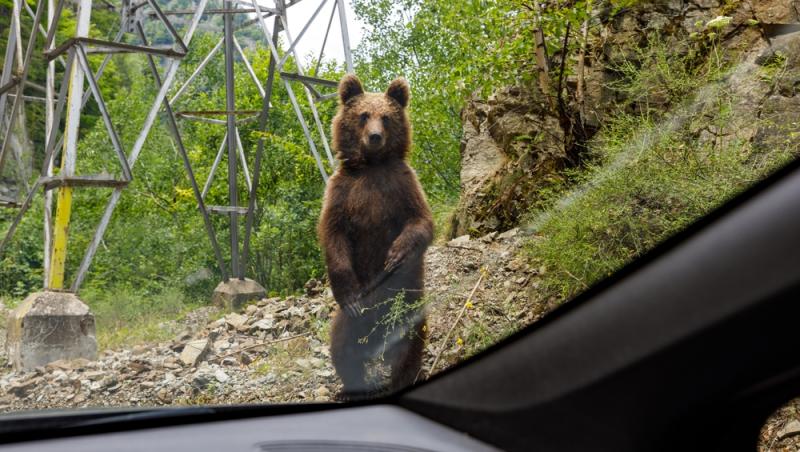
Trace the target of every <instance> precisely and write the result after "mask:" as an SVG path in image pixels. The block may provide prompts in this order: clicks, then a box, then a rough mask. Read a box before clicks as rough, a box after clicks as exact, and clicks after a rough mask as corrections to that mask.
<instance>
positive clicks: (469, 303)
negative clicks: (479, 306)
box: [465, 301, 475, 309]
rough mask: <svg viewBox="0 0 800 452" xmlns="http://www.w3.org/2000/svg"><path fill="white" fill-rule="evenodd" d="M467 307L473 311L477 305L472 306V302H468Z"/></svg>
mask: <svg viewBox="0 0 800 452" xmlns="http://www.w3.org/2000/svg"><path fill="white" fill-rule="evenodd" d="M465 306H466V307H467V309H472V308H474V307H475V305H474V304H472V302H471V301H468V302H467V304H466V305H465Z"/></svg>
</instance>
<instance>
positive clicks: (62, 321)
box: [6, 291, 97, 370]
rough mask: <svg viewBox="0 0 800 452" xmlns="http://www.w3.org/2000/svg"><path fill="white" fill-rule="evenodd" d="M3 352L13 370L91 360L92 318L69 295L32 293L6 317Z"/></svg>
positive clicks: (94, 344) (93, 353) (94, 355)
mask: <svg viewBox="0 0 800 452" xmlns="http://www.w3.org/2000/svg"><path fill="white" fill-rule="evenodd" d="M6 352H7V354H8V359H9V361H10V362H11V364H12V365H13V366H14V369H17V370H31V369H34V368H36V367H39V366H44V365H46V364H48V363H51V362H53V361H58V360H71V359H77V358H85V359H88V360H95V359H97V340H96V338H95V327H94V315H93V314H92V313H91V312H90V311H89V307H88V306H86V304H85V303H83V302H82V301H81V300H80V298H78V297H77V296H76V295H75V294H73V293H69V292H51V291H43V292H34V293H32V294H30V295H28V297H27V298H25V300H24V301H23V302H22V303H21V304H20V305H19V306H17V308H16V309H15V310H14V311H13V312H12V313H11V315H10V316H9V318H8V328H7V329H6Z"/></svg>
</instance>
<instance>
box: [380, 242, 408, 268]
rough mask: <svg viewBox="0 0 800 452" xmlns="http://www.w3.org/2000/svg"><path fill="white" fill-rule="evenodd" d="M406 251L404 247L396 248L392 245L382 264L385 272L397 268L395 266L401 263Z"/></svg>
mask: <svg viewBox="0 0 800 452" xmlns="http://www.w3.org/2000/svg"><path fill="white" fill-rule="evenodd" d="M407 254H408V251H406V250H404V249H398V248H396V247H392V248H391V249H390V250H389V254H388V256H386V262H385V263H384V264H383V265H384V266H383V270H384V271H385V272H387V273H391V272H393V271H395V270H397V267H399V266H400V264H402V263H403V260H404V259H405V258H406V255H407Z"/></svg>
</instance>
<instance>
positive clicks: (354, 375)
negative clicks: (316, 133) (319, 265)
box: [318, 75, 433, 398]
mask: <svg viewBox="0 0 800 452" xmlns="http://www.w3.org/2000/svg"><path fill="white" fill-rule="evenodd" d="M409 98H410V94H409V88H408V83H407V82H406V81H405V80H404V79H397V80H394V81H393V82H392V83H391V84H390V85H389V88H388V89H387V90H386V92H385V93H366V92H364V88H363V87H362V86H361V82H360V81H359V80H358V78H357V77H356V76H354V75H347V76H345V77H344V78H343V79H342V81H341V82H340V83H339V110H338V112H337V114H336V117H335V118H334V119H333V127H332V129H333V130H332V134H333V146H334V149H335V151H336V155H337V158H338V159H339V165H338V167H337V169H336V172H335V173H334V175H333V176H332V177H331V178H330V180H329V181H328V186H327V188H326V190H325V200H324V203H323V207H322V215H321V217H320V222H319V230H318V232H319V239H320V243H321V245H322V249H323V251H324V253H325V263H326V265H327V267H328V279H329V280H330V284H331V288H332V289H333V296H334V298H336V302H337V303H338V304H339V306H340V308H341V309H340V311H339V312H338V314H337V315H336V318H335V319H334V321H333V327H332V331H331V358H332V360H333V365H334V367H335V368H336V373H337V374H338V375H339V378H341V380H342V385H343V396H344V397H346V398H357V397H363V396H366V395H369V393H372V392H375V391H378V390H380V389H382V388H383V387H384V386H385V385H383V384H382V383H381V382H379V381H376V380H375V379H370V377H369V376H368V375H369V372H368V363H369V361H372V360H375V359H376V358H382V359H383V362H384V363H385V364H388V365H389V366H391V382H390V384H389V389H391V390H396V389H399V388H402V387H404V386H407V385H409V384H411V383H413V382H414V379H415V377H416V375H417V372H418V371H419V369H420V366H421V364H422V351H423V347H424V343H425V313H424V311H423V309H422V307H419V306H418V305H419V303H418V301H419V299H420V298H422V289H423V282H424V261H423V258H424V255H425V250H426V249H427V248H428V245H429V244H430V243H431V240H432V239H433V222H432V220H431V212H430V208H429V207H428V203H427V201H426V200H425V195H424V193H423V192H422V187H421V186H420V184H419V182H418V181H417V177H416V175H415V173H414V171H413V170H412V169H411V167H409V166H408V163H406V156H407V154H408V151H409V149H410V147H411V125H410V123H409V120H408V115H407V113H406V107H407V106H408V101H409ZM398 295H400V297H398ZM393 303H404V304H405V306H403V308H405V309H400V310H397V309H395V310H393V311H392V313H393V316H395V317H394V318H393V321H392V322H391V323H392V325H394V327H393V328H392V330H390V329H389V328H388V325H387V323H389V322H386V321H385V320H384V319H386V315H387V314H388V313H389V310H390V308H392V306H393ZM395 308H396V306H395ZM397 312H400V313H401V317H402V318H401V319H399V321H397V320H398V319H397V318H396V316H397ZM373 373H374V372H373Z"/></svg>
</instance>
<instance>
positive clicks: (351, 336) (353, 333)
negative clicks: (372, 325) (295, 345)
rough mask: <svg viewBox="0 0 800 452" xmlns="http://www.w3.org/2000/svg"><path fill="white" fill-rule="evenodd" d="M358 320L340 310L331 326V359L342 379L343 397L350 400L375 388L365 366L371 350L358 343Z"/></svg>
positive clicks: (361, 396)
mask: <svg viewBox="0 0 800 452" xmlns="http://www.w3.org/2000/svg"><path fill="white" fill-rule="evenodd" d="M358 321H359V319H352V318H350V317H348V316H347V315H345V313H344V312H342V311H339V313H338V314H337V315H336V318H334V320H333V325H332V327H331V360H332V361H333V367H334V368H335V369H336V374H337V375H339V379H340V380H341V381H342V394H341V397H342V398H344V399H348V400H352V399H357V398H363V397H365V396H367V395H368V394H369V393H370V392H371V391H372V390H373V385H371V384H370V383H369V382H368V380H367V373H366V367H365V364H366V361H367V360H368V359H369V356H368V355H369V350H368V347H365V346H364V345H363V344H359V343H358V340H359V331H360V330H361V328H359V325H358V324H357V323H358Z"/></svg>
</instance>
